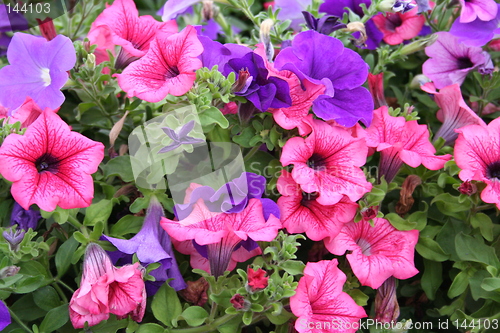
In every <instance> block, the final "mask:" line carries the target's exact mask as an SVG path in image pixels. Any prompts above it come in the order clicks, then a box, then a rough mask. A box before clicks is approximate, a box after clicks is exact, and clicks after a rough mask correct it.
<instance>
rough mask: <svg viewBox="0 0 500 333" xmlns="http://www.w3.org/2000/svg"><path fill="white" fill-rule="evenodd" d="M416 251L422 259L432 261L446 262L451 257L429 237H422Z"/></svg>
mask: <svg viewBox="0 0 500 333" xmlns="http://www.w3.org/2000/svg"><path fill="white" fill-rule="evenodd" d="M415 249H416V250H417V252H418V253H419V254H420V255H421V256H422V257H424V258H426V259H429V260H432V261H445V260H448V258H449V257H450V255H449V254H447V253H446V252H444V251H443V249H442V248H441V246H439V244H438V243H437V242H436V241H434V240H433V239H430V238H428V237H421V238H420V239H419V240H418V244H417V245H416V246H415Z"/></svg>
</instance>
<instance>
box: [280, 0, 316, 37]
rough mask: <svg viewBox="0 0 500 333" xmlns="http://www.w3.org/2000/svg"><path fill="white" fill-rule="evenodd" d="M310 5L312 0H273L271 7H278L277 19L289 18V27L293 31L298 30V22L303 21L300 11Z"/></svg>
mask: <svg viewBox="0 0 500 333" xmlns="http://www.w3.org/2000/svg"><path fill="white" fill-rule="evenodd" d="M309 5H312V0H275V1H274V4H273V9H280V12H279V13H278V19H279V20H282V21H284V20H291V21H292V22H291V23H290V27H291V28H292V29H293V30H295V31H300V24H301V23H304V17H303V16H302V12H303V11H305V10H307V7H308V6H309Z"/></svg>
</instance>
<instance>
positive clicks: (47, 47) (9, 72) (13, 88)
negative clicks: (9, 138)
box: [0, 32, 76, 110]
mask: <svg viewBox="0 0 500 333" xmlns="http://www.w3.org/2000/svg"><path fill="white" fill-rule="evenodd" d="M7 59H8V60H9V63H10V65H8V66H5V67H3V68H2V69H0V105H3V106H4V107H5V108H7V109H9V110H14V109H16V108H18V107H19V106H21V104H23V103H24V101H25V100H26V97H31V98H32V99H33V100H34V101H35V102H36V104H38V106H39V107H40V108H41V109H42V110H43V109H45V108H50V109H56V108H58V107H60V106H61V104H62V103H63V102H64V95H63V93H62V92H61V90H60V89H61V88H62V87H63V86H64V84H65V83H66V81H67V80H68V73H67V71H69V70H70V69H71V68H73V66H74V65H75V63H76V53H75V48H74V47H73V43H72V42H71V39H69V38H68V37H65V36H62V35H58V36H57V37H56V38H54V39H53V40H51V41H50V42H48V41H47V40H46V39H45V38H43V37H38V36H33V35H29V34H24V33H20V32H17V33H15V34H14V37H13V38H12V41H11V42H10V45H9V49H8V51H7Z"/></svg>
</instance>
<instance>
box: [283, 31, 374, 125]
mask: <svg viewBox="0 0 500 333" xmlns="http://www.w3.org/2000/svg"><path fill="white" fill-rule="evenodd" d="M325 52H326V53H328V55H329V56H328V57H327V58H326V57H324V56H323V55H324V54H325ZM274 65H275V67H276V68H277V69H278V70H289V71H291V72H293V73H295V74H296V75H297V76H298V77H299V79H301V80H304V79H307V80H309V81H310V82H311V83H314V84H322V85H324V86H325V87H326V90H325V93H324V94H323V95H320V96H319V97H318V98H317V99H316V100H315V101H314V104H313V112H314V113H315V114H316V115H317V116H318V117H320V118H323V119H325V120H331V119H334V120H336V121H337V122H338V123H339V124H341V125H342V126H346V127H351V126H354V124H356V123H357V122H358V121H359V120H361V121H362V122H363V123H364V124H365V125H369V124H370V122H371V118H372V112H373V101H372V98H371V96H370V93H369V92H368V90H367V89H366V88H364V87H362V86H361V85H362V84H363V83H364V82H365V81H366V78H367V76H368V65H367V64H366V63H365V62H364V61H363V59H362V58H361V57H360V56H359V54H357V53H356V52H354V51H352V50H349V49H347V48H345V47H344V46H343V44H342V42H341V41H340V40H338V39H336V38H333V37H330V36H326V35H322V34H320V33H318V32H316V31H314V30H309V31H305V32H301V33H300V34H298V35H297V36H295V38H294V39H293V42H292V46H291V47H287V48H285V49H283V50H281V52H280V53H279V54H278V56H277V57H276V61H275V63H274Z"/></svg>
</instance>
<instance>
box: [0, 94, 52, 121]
mask: <svg viewBox="0 0 500 333" xmlns="http://www.w3.org/2000/svg"><path fill="white" fill-rule="evenodd" d="M47 110H50V109H47ZM57 111H58V109H56V110H52V112H57ZM42 113H43V112H42V109H40V107H39V106H38V105H37V104H36V103H35V101H33V100H32V99H31V97H26V101H24V103H23V104H21V106H20V107H18V108H17V109H15V110H7V109H5V108H4V109H3V110H1V107H0V119H2V118H5V117H9V124H14V123H16V122H20V123H21V128H27V127H28V126H29V125H31V124H33V122H34V121H35V120H37V119H38V117H39V116H40V115H41V114H42Z"/></svg>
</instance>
